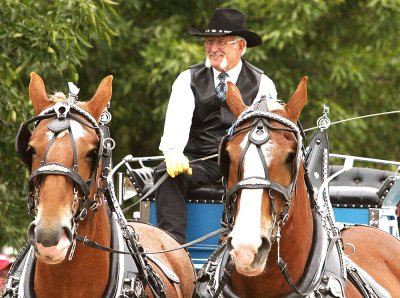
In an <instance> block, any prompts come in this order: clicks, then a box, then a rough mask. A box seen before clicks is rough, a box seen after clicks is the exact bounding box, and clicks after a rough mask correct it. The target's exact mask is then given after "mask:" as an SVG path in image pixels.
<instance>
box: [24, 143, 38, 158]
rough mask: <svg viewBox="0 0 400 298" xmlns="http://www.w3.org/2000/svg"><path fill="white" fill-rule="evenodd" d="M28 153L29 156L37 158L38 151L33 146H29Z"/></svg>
mask: <svg viewBox="0 0 400 298" xmlns="http://www.w3.org/2000/svg"><path fill="white" fill-rule="evenodd" d="M26 152H27V153H29V154H30V155H32V156H35V155H36V150H35V148H33V147H32V146H29V145H28V148H26Z"/></svg>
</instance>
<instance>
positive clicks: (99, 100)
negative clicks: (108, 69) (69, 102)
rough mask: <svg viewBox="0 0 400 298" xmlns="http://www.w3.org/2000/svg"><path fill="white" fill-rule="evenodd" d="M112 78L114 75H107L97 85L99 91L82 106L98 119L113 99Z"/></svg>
mask: <svg viewBox="0 0 400 298" xmlns="http://www.w3.org/2000/svg"><path fill="white" fill-rule="evenodd" d="M112 80H113V76H107V77H105V78H104V79H103V80H102V81H101V82H100V84H99V87H97V91H96V93H95V95H94V96H93V98H92V99H91V100H90V101H88V102H84V103H82V104H81V105H82V108H84V109H85V110H86V111H88V112H89V113H90V114H91V115H92V116H93V118H95V119H96V121H98V120H99V118H100V115H101V113H103V111H104V109H105V107H106V106H107V104H108V103H109V101H110V100H111V96H112Z"/></svg>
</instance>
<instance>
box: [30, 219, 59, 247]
mask: <svg viewBox="0 0 400 298" xmlns="http://www.w3.org/2000/svg"><path fill="white" fill-rule="evenodd" d="M62 234H63V229H62V228H58V229H56V228H53V229H45V228H43V227H41V226H40V225H39V224H38V225H37V226H36V241H37V243H40V244H42V245H43V246H44V247H51V246H56V245H57V244H58V242H59V241H60V238H61V236H62Z"/></svg>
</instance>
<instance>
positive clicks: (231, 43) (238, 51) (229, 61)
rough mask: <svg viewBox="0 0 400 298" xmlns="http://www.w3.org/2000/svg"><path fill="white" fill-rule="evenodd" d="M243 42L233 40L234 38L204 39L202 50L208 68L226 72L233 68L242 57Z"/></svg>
mask: <svg viewBox="0 0 400 298" xmlns="http://www.w3.org/2000/svg"><path fill="white" fill-rule="evenodd" d="M244 45H245V42H244V41H243V40H238V39H235V37H234V36H223V37H207V38H205V39H204V49H205V51H206V56H207V60H208V61H206V65H207V64H208V62H209V63H210V65H209V66H212V67H214V68H216V69H217V70H219V71H228V70H230V69H232V68H233V67H235V66H236V65H237V64H238V63H239V61H240V57H241V55H242V51H243V48H244Z"/></svg>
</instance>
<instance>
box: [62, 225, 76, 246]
mask: <svg viewBox="0 0 400 298" xmlns="http://www.w3.org/2000/svg"><path fill="white" fill-rule="evenodd" d="M63 229H64V232H65V236H67V239H68V240H69V242H71V243H72V240H73V237H74V235H72V231H71V229H70V228H69V227H64V228H63Z"/></svg>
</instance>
